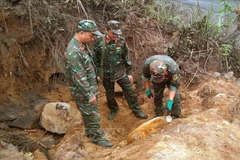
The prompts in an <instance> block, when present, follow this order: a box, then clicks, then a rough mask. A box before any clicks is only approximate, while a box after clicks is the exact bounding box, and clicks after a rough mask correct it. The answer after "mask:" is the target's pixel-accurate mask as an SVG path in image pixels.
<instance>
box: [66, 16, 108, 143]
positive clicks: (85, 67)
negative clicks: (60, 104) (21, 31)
mask: <svg viewBox="0 0 240 160" xmlns="http://www.w3.org/2000/svg"><path fill="white" fill-rule="evenodd" d="M85 21H86V23H83V22H80V23H79V25H78V26H77V29H78V28H80V29H82V30H84V29H86V30H84V31H89V32H91V33H93V34H96V32H97V31H94V30H91V25H90V24H88V23H87V22H88V20H85ZM85 21H84V22H85ZM85 24H86V26H84V25H85ZM94 24H95V23H94ZM64 56H65V59H66V77H67V78H68V80H69V86H70V90H71V95H72V97H73V99H74V100H75V101H76V103H77V106H78V108H79V109H80V112H81V115H82V117H83V122H84V126H85V133H86V135H87V136H88V137H89V136H90V137H91V138H92V141H93V142H99V141H101V140H103V138H102V135H101V134H100V114H99V110H98V107H97V103H96V104H90V103H89V99H91V98H93V97H94V96H96V97H97V95H98V92H99V88H98V83H97V76H96V70H95V66H94V62H93V60H92V55H91V53H90V51H89V50H88V48H87V46H86V44H82V43H81V42H79V41H78V40H77V39H76V38H75V37H73V38H72V40H71V41H70V42H69V44H68V46H67V49H66V51H65V53H64Z"/></svg>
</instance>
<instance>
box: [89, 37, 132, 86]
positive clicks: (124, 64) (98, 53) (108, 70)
mask: <svg viewBox="0 0 240 160" xmlns="http://www.w3.org/2000/svg"><path fill="white" fill-rule="evenodd" d="M102 48H103V38H102V37H98V38H97V39H96V41H95V44H94V49H93V51H94V62H95V64H96V67H97V69H98V71H99V68H100V62H101V58H102ZM103 69H104V74H103V76H104V78H110V80H111V81H112V82H113V81H117V80H119V79H121V78H122V77H123V76H124V75H126V74H127V75H129V74H132V63H131V61H130V59H129V57H128V48H127V45H126V42H125V39H124V37H121V36H119V37H118V39H117V41H110V40H109V39H108V38H107V37H106V39H105V52H104V59H103Z"/></svg>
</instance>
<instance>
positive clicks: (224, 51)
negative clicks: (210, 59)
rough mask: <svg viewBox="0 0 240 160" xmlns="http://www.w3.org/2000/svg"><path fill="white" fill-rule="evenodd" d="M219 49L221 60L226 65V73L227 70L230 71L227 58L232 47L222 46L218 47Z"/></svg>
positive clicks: (228, 45)
mask: <svg viewBox="0 0 240 160" xmlns="http://www.w3.org/2000/svg"><path fill="white" fill-rule="evenodd" d="M220 49H221V51H222V56H223V60H224V61H225V64H226V69H227V71H228V70H229V69H231V66H229V63H228V58H229V56H230V54H231V52H232V49H233V47H232V45H230V44H222V45H221V46H220Z"/></svg>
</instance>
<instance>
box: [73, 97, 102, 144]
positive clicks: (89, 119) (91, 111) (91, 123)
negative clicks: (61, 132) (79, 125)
mask: <svg viewBox="0 0 240 160" xmlns="http://www.w3.org/2000/svg"><path fill="white" fill-rule="evenodd" d="M75 100H76V103H77V106H78V108H79V110H80V112H81V115H82V118H83V123H84V127H85V133H86V135H87V136H88V137H90V138H91V139H92V141H93V142H98V141H101V140H102V136H101V134H100V113H99V110H98V107H97V104H89V103H88V101H84V100H82V101H80V100H77V99H75Z"/></svg>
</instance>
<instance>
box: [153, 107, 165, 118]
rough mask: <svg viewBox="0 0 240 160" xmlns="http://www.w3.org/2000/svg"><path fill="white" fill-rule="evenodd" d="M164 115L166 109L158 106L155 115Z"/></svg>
mask: <svg viewBox="0 0 240 160" xmlns="http://www.w3.org/2000/svg"><path fill="white" fill-rule="evenodd" d="M163 115H164V109H163V108H156V109H155V117H160V116H163Z"/></svg>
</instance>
